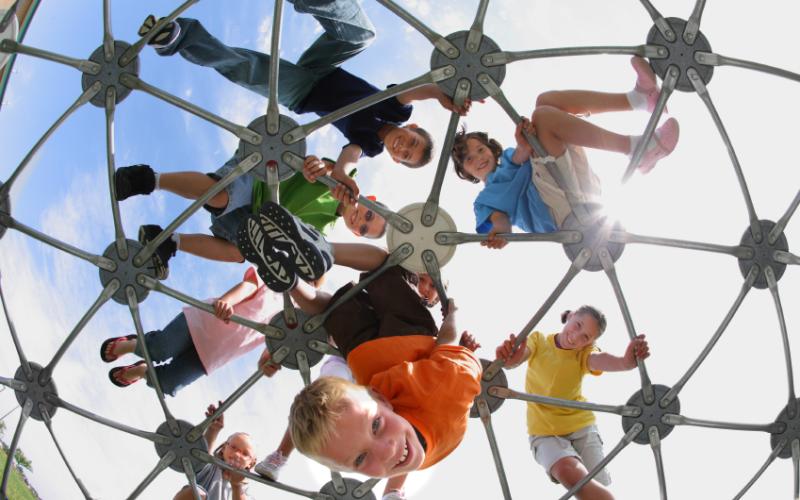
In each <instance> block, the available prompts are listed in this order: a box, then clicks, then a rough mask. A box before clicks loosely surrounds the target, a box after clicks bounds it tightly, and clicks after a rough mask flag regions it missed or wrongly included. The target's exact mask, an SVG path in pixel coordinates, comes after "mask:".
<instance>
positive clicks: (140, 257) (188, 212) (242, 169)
mask: <svg viewBox="0 0 800 500" xmlns="http://www.w3.org/2000/svg"><path fill="white" fill-rule="evenodd" d="M260 161H261V153H251V154H250V155H248V156H247V157H246V158H245V159H243V160H242V161H240V162H239V163H238V164H237V165H236V166H235V167H234V168H232V169H231V171H230V172H228V173H227V174H226V175H225V177H223V178H222V179H220V180H219V181H217V182H215V183H214V185H213V186H212V187H211V189H209V190H208V191H206V192H205V194H203V196H201V197H200V198H198V199H196V200H195V201H194V202H193V203H192V204H191V205H189V206H188V207H186V209H185V210H184V211H183V212H181V214H180V215H178V217H177V218H176V219H175V220H174V221H172V222H170V223H169V225H168V226H167V227H165V228H164V230H163V231H161V233H160V234H159V235H158V236H156V237H155V238H153V239H152V240H151V241H150V242H149V243H147V245H145V246H144V248H142V249H141V250H140V251H139V253H138V254H137V255H136V256H135V257H134V258H133V263H134V264H135V265H137V266H141V265H142V264H144V263H145V262H146V261H147V259H149V258H150V257H151V256H152V255H153V253H154V252H155V251H156V249H157V248H158V245H160V244H161V243H163V242H164V241H166V239H167V238H169V236H170V235H171V234H172V233H173V232H174V231H175V229H177V228H178V226H180V225H181V224H183V223H184V222H185V221H186V220H187V219H188V218H189V217H191V216H192V215H193V214H194V213H195V212H197V211H198V210H199V209H200V208H201V207H202V206H203V205H205V204H206V202H207V201H208V200H210V199H211V198H213V197H214V196H216V194H217V193H219V192H220V191H222V190H223V189H225V187H226V186H227V185H228V184H230V183H231V182H233V181H234V180H235V179H236V178H237V177H239V176H240V175H244V174H245V173H247V172H249V171H250V170H252V169H253V167H255V166H256V165H257V164H258V163H259V162H260Z"/></svg>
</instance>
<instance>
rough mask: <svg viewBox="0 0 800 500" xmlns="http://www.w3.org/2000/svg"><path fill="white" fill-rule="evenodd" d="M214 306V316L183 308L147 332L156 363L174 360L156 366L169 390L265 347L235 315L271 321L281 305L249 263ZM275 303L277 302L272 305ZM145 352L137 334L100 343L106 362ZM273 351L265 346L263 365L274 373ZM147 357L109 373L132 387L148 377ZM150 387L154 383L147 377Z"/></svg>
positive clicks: (164, 387)
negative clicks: (155, 328)
mask: <svg viewBox="0 0 800 500" xmlns="http://www.w3.org/2000/svg"><path fill="white" fill-rule="evenodd" d="M206 302H207V303H209V304H214V315H212V314H210V313H207V312H205V311H203V310H200V309H197V308H194V307H184V308H183V312H181V313H180V314H178V315H177V316H176V317H175V319H173V320H172V321H171V322H170V323H169V324H168V325H167V326H166V327H165V328H164V329H163V330H155V331H152V332H148V333H146V334H145V336H144V340H145V343H146V344H147V350H148V352H149V353H150V357H151V358H152V360H153V362H165V361H167V360H169V359H170V358H172V362H171V363H169V364H162V365H161V366H156V367H155V368H154V369H155V372H156V376H157V377H158V381H159V383H160V384H161V390H162V391H164V393H165V394H169V395H171V396H175V394H176V393H177V392H178V391H179V390H180V389H181V388H183V387H185V386H187V385H189V384H191V383H192V382H194V381H195V380H197V379H198V378H199V377H201V376H202V375H208V374H210V373H211V372H213V371H214V370H216V369H217V368H219V367H221V366H223V365H225V364H227V363H228V362H229V361H231V360H233V359H235V358H237V357H239V356H242V355H244V354H246V353H248V352H250V351H252V350H253V349H255V348H256V347H258V346H261V345H264V335H262V334H261V333H259V332H257V331H255V330H253V329H251V328H247V327H245V326H243V325H240V324H238V323H233V322H231V321H230V317H231V316H233V315H234V314H236V315H237V316H241V317H243V318H247V319H249V320H253V321H261V322H268V321H269V319H270V318H271V317H272V316H273V315H274V314H275V311H279V310H280V308H281V306H280V305H279V304H278V303H277V302H275V298H274V295H273V294H271V293H270V292H269V290H268V289H267V288H266V287H265V286H264V283H263V282H262V281H261V280H260V279H259V277H258V274H257V273H256V271H255V269H254V268H252V267H250V268H248V269H247V271H246V272H245V274H244V279H243V280H242V282H241V283H239V284H237V285H236V286H234V287H233V288H231V289H230V290H228V291H227V292H225V294H224V295H222V297H220V298H218V299H208V300H207V301H206ZM272 302H274V303H272ZM129 353H134V354H136V355H137V356H143V355H144V354H143V351H142V348H141V347H140V346H139V345H138V340H137V339H136V335H127V336H124V337H116V338H109V339H106V340H105V341H104V342H103V344H102V345H101V346H100V358H101V359H102V360H103V361H105V362H106V363H111V362H113V361H116V360H117V358H119V357H120V356H122V355H124V354H129ZM267 361H269V351H267V350H266V349H264V352H263V354H262V355H261V359H260V360H259V366H262V369H263V370H264V374H265V375H267V376H268V377H271V376H272V375H273V374H274V373H275V371H277V370H278V369H279V368H280V367H279V366H275V365H272V364H271V363H266V362H267ZM146 373H147V365H146V363H145V361H144V360H140V361H137V362H136V363H134V364H132V365H128V366H118V367H115V368H112V369H111V371H109V372H108V377H109V379H110V380H111V383H113V384H114V385H116V386H118V387H127V386H129V385H131V384H133V383H134V382H137V381H138V380H139V379H142V378H146V377H145V376H146ZM147 383H148V385H152V384H151V382H150V381H149V380H147Z"/></svg>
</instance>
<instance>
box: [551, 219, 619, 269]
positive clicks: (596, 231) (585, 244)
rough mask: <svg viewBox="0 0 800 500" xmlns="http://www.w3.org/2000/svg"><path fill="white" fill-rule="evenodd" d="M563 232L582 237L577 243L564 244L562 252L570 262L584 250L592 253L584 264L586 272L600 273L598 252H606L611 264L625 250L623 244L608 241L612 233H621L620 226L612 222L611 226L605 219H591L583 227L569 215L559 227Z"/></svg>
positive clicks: (601, 266)
mask: <svg viewBox="0 0 800 500" xmlns="http://www.w3.org/2000/svg"><path fill="white" fill-rule="evenodd" d="M561 230H563V231H578V232H580V233H581V234H582V235H583V238H582V239H581V241H580V242H579V243H565V244H564V252H566V254H567V257H569V260H570V261H574V260H575V259H576V258H577V257H578V254H579V253H580V252H581V250H583V249H584V248H589V249H590V250H591V251H592V257H591V258H590V259H589V262H587V263H586V265H585V266H584V269H585V270H587V271H602V270H603V264H602V262H601V260H600V252H601V251H602V250H606V251H607V252H608V255H609V257H610V258H611V261H612V262H616V261H617V260H618V259H619V258H620V256H621V255H622V252H623V250H625V244H624V243H617V242H613V241H609V240H608V236H609V234H611V233H612V232H617V231H623V227H622V224H620V223H619V222H614V223H613V224H611V222H610V221H608V219H607V218H605V217H601V218H593V220H592V221H591V222H590V223H588V224H586V225H583V224H581V223H580V222H578V219H577V218H575V215H574V214H570V215H569V216H568V217H567V218H566V219H564V223H563V224H562V225H561Z"/></svg>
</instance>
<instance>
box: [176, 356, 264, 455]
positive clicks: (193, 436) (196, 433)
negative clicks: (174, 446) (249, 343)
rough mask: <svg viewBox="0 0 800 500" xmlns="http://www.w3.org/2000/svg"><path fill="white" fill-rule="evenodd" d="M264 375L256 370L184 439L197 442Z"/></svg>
mask: <svg viewBox="0 0 800 500" xmlns="http://www.w3.org/2000/svg"><path fill="white" fill-rule="evenodd" d="M263 376H264V374H263V373H261V369H260V368H259V369H257V370H256V371H255V373H253V374H252V375H250V377H249V378H248V379H247V380H245V381H244V383H243V384H242V385H240V386H239V387H238V388H237V389H236V390H235V391H233V393H232V394H231V395H230V396H228V397H227V398H225V401H223V402H222V403H220V405H219V406H218V407H217V410H216V411H215V412H214V413H212V414H211V415H209V416H207V417H206V419H205V420H203V421H202V422H200V423H199V424H197V425H196V426H195V427H194V428H193V429H192V430H191V431H189V433H188V434H187V435H186V439H187V440H189V441H197V440H198V439H200V438H201V437H202V434H203V433H204V432H205V431H206V429H208V426H209V425H211V422H213V421H214V420H215V419H217V418H218V417H219V416H220V415H222V414H223V413H225V411H226V410H227V409H228V408H230V407H231V406H232V405H233V403H235V402H236V401H237V400H238V399H239V398H240V397H242V395H244V393H245V392H247V390H248V389H250V388H251V387H253V386H254V385H255V384H256V382H258V381H259V380H261V377H263Z"/></svg>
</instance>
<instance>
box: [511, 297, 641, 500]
mask: <svg viewBox="0 0 800 500" xmlns="http://www.w3.org/2000/svg"><path fill="white" fill-rule="evenodd" d="M561 322H562V323H563V324H564V326H563V328H562V329H561V331H560V332H559V333H554V334H550V335H545V334H543V333H541V332H533V333H532V334H530V335H529V336H528V339H527V342H525V344H523V345H520V346H519V347H518V348H517V349H516V350H514V345H515V342H516V336H515V335H510V336H509V338H508V340H506V341H504V342H503V343H502V344H500V345H499V346H498V347H497V349H496V351H495V354H496V356H497V359H501V360H503V363H504V365H505V366H506V367H507V368H515V367H517V366H519V365H521V364H522V363H524V362H525V361H527V362H528V371H527V373H526V375H525V392H527V393H530V394H536V395H540V396H549V397H554V398H560V399H568V400H574V401H585V399H584V397H583V395H582V394H581V384H582V380H583V376H584V375H586V374H587V373H591V374H592V375H600V374H602V373H603V372H604V371H609V372H611V371H627V370H632V369H634V368H636V360H637V359H641V360H643V359H646V358H647V357H648V356H650V350H649V347H648V345H647V341H646V340H645V337H644V335H638V336H637V337H636V338H634V339H633V340H631V341H630V343H629V344H628V347H627V348H626V349H625V353H624V354H623V355H622V356H614V355H612V354H608V353H601V352H597V351H598V349H597V347H596V346H595V341H596V340H597V339H598V338H599V337H600V336H601V335H602V334H603V332H604V331H605V329H606V317H605V315H603V313H601V312H600V311H598V310H597V309H596V308H594V307H592V306H587V305H584V306H581V307H580V308H578V309H577V310H575V311H574V312H573V311H565V312H564V313H563V314H562V315H561ZM527 406H528V414H527V418H528V441H529V443H530V447H531V452H532V453H533V455H534V459H535V460H536V462H538V463H539V465H541V466H542V467H543V468H544V470H545V472H546V473H547V474H548V476H549V477H550V479H551V480H552V481H553V482H557V483H561V484H562V485H563V486H564V487H565V488H567V489H570V488H572V487H573V486H574V485H575V484H577V483H578V482H579V481H580V480H581V479H583V478H584V477H585V476H586V475H587V474H588V471H589V470H592V469H593V468H594V467H595V466H596V465H597V464H599V463H600V462H601V461H602V460H603V457H604V455H603V443H602V440H601V439H600V434H599V432H598V430H597V426H595V424H594V422H595V419H594V414H593V413H592V412H591V411H588V410H577V409H571V408H562V407H559V406H554V405H544V404H539V403H528V404H527ZM609 484H611V478H610V476H609V475H608V472H607V471H606V470H605V469H603V470H601V471H600V472H599V473H598V474H597V475H595V476H594V479H593V480H591V481H589V482H588V483H586V485H585V486H583V487H582V488H581V489H580V490H578V492H577V494H576V496H577V498H578V499H580V500H612V499H613V498H614V497H613V495H612V494H611V492H610V491H609V490H608V489H607V488H606V486H608V485H609Z"/></svg>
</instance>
